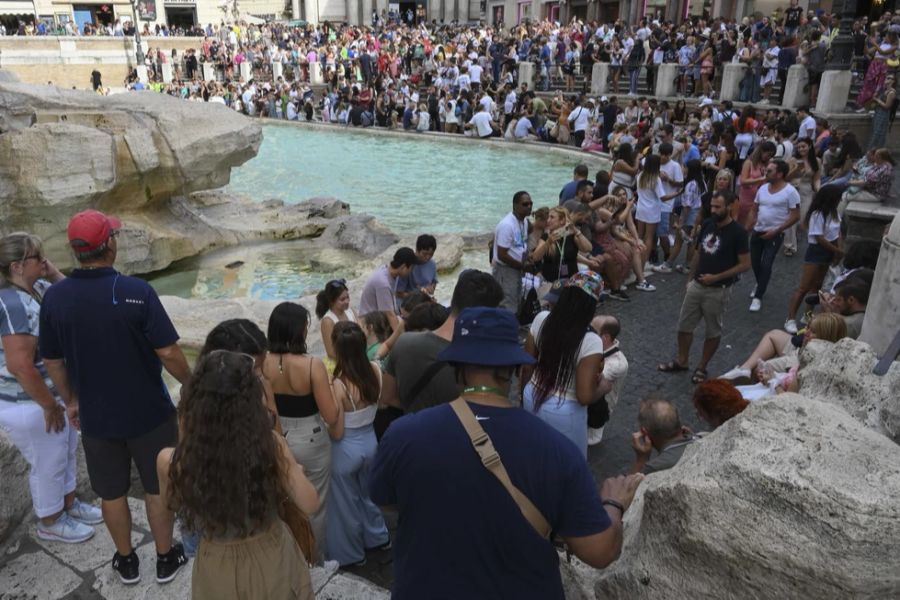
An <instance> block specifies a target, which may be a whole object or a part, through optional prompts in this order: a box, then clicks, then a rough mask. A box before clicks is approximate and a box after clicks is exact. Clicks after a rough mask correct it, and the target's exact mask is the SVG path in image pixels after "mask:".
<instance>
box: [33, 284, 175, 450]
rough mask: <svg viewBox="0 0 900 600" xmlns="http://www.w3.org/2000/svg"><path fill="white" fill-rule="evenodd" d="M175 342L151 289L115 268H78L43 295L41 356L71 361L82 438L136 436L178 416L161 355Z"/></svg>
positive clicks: (67, 362)
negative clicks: (163, 370)
mask: <svg viewBox="0 0 900 600" xmlns="http://www.w3.org/2000/svg"><path fill="white" fill-rule="evenodd" d="M177 341H178V334H177V333H176V332H175V327H174V326H173V325H172V322H171V321H170V320H169V316H168V315H167V314H166V311H165V309H164V308H163V306H162V304H161V303H160V301H159V297H158V296H157V295H156V292H155V291H154V290H153V288H152V287H150V284H148V283H147V282H146V281H143V280H141V279H137V278H135V277H128V276H127V275H122V274H120V273H118V272H116V270H115V269H113V268H111V267H107V268H101V269H90V270H88V269H76V270H75V271H73V272H72V275H71V276H69V277H68V278H66V279H64V280H62V281H60V282H59V283H57V284H55V285H53V286H51V287H50V289H49V290H47V293H46V294H45V295H44V302H43V304H42V305H41V321H40V349H41V355H42V356H43V357H44V358H48V359H65V361H66V371H67V372H68V375H69V386H70V387H71V389H72V391H73V392H74V393H75V394H77V396H78V403H79V417H80V418H81V430H82V432H83V433H84V435H87V436H90V437H96V438H113V439H122V438H132V437H137V436H140V435H143V434H145V433H147V432H149V431H152V430H153V429H155V428H156V427H158V426H159V425H160V424H161V423H162V422H163V421H165V420H166V419H167V418H169V417H170V416H171V415H172V413H173V412H174V411H175V407H174V405H173V404H172V399H171V398H170V397H169V392H168V390H167V389H166V386H165V384H164V383H163V379H162V363H161V362H160V360H159V357H158V356H157V355H156V352H155V350H156V349H158V348H165V347H166V346H171V345H172V344H174V343H175V342H177Z"/></svg>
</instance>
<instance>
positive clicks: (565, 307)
mask: <svg viewBox="0 0 900 600" xmlns="http://www.w3.org/2000/svg"><path fill="white" fill-rule="evenodd" d="M596 309H597V301H596V300H594V299H593V298H592V297H591V296H589V295H588V294H587V293H585V292H584V291H583V290H581V289H579V288H576V287H564V288H563V289H562V291H560V293H559V301H558V302H557V303H556V305H555V306H554V307H553V310H551V311H550V314H549V315H547V318H546V319H545V320H544V323H543V325H541V332H540V341H539V343H538V345H537V352H538V360H537V364H536V365H535V368H534V383H535V397H534V410H535V412H537V411H538V409H540V407H541V405H542V404H543V403H544V402H545V401H546V400H547V398H548V397H549V396H550V395H551V394H553V393H554V392H556V391H557V390H564V389H565V388H566V387H567V386H568V385H569V382H570V381H571V380H572V378H573V377H574V376H575V370H576V368H577V367H578V350H579V349H580V348H581V340H582V339H583V338H584V334H585V332H586V331H587V328H588V326H589V325H590V323H591V319H593V318H594V311H595V310H596Z"/></svg>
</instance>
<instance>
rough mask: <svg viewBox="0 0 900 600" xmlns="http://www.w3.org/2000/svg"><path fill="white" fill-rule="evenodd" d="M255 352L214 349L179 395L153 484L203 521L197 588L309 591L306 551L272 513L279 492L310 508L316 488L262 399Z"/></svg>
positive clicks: (249, 593) (187, 517)
mask: <svg viewBox="0 0 900 600" xmlns="http://www.w3.org/2000/svg"><path fill="white" fill-rule="evenodd" d="M254 370H255V361H254V359H253V357H252V356H250V355H248V354H243V353H237V352H229V351H226V350H214V351H212V352H210V353H209V354H207V355H206V356H205V357H203V358H201V359H200V360H199V361H198V364H197V367H196V369H195V370H194V373H193V375H192V376H191V379H190V381H189V382H188V384H187V390H186V392H185V398H184V400H185V401H184V402H182V403H181V404H179V407H178V412H179V431H180V434H179V442H178V445H177V446H176V447H175V448H165V449H164V450H162V451H161V452H160V453H159V457H158V458H157V465H156V466H157V471H158V473H159V482H160V493H161V495H162V498H163V500H164V501H165V502H166V505H167V506H169V507H171V508H172V509H174V510H176V511H177V512H178V513H179V515H180V516H181V518H182V520H183V521H184V523H185V524H186V525H187V527H189V528H190V529H192V530H195V531H202V532H203V534H202V538H201V541H200V548H199V552H198V554H197V558H196V559H195V560H194V567H193V580H192V583H191V591H192V596H193V597H194V598H267V599H282V598H283V599H295V598H302V599H312V598H313V590H312V584H311V582H310V577H309V568H308V566H307V558H306V557H304V556H303V553H302V552H301V551H300V547H299V546H298V545H297V542H296V541H295V539H294V537H293V536H292V534H291V531H290V529H288V526H287V525H286V524H285V523H284V522H283V521H281V519H280V518H279V516H278V515H279V509H280V508H281V504H282V503H283V502H285V500H286V499H290V500H291V501H293V502H294V503H295V504H296V506H297V507H298V508H299V509H300V510H302V511H303V512H305V513H307V514H309V513H313V512H315V511H316V510H317V509H318V507H319V498H318V496H317V495H316V491H315V488H313V486H312V484H311V483H310V482H309V480H308V479H307V478H306V476H305V475H304V473H303V468H302V467H301V466H300V465H298V464H297V462H296V461H295V460H294V457H293V455H292V454H291V451H290V449H288V447H287V443H286V442H285V441H284V438H282V437H281V436H279V435H278V434H277V433H275V432H273V431H272V422H271V420H270V418H269V415H268V413H267V412H266V410H265V407H264V406H263V405H262V403H260V401H259V399H260V397H261V396H262V393H263V392H262V383H261V382H260V380H259V377H257V375H256V374H255V372H254Z"/></svg>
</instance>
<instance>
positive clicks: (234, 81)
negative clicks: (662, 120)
mask: <svg viewBox="0 0 900 600" xmlns="http://www.w3.org/2000/svg"><path fill="white" fill-rule="evenodd" d="M838 21H839V20H838V19H837V18H836V17H835V16H834V15H830V14H825V13H823V12H822V11H821V10H820V11H808V12H804V11H803V9H802V8H800V7H798V6H797V0H791V5H790V6H789V7H787V8H786V9H785V10H784V11H783V13H782V12H781V11H779V12H778V13H777V14H774V15H770V16H763V15H761V14H756V15H754V16H753V17H744V18H743V19H742V20H741V21H739V22H735V21H727V20H725V19H722V18H715V19H703V18H699V17H693V18H692V19H690V20H686V21H684V22H682V23H670V22H661V21H659V20H655V19H652V18H651V17H644V18H643V19H642V20H641V21H640V22H639V23H638V24H635V25H629V24H627V23H625V22H622V21H617V22H615V23H602V22H598V21H593V22H583V21H579V20H576V19H573V20H572V22H570V23H568V24H559V23H556V22H551V21H546V20H544V21H535V22H523V23H521V24H519V25H517V26H514V27H508V28H504V27H503V26H502V25H497V26H494V27H490V26H486V25H484V24H483V23H482V24H479V25H461V24H456V23H454V24H444V23H440V24H439V23H437V22H431V23H428V22H419V23H417V24H411V23H406V22H400V21H396V20H387V21H384V20H382V19H378V20H377V22H378V25H375V26H351V25H347V24H343V25H339V24H331V23H328V22H326V23H323V24H320V25H316V26H314V25H306V26H291V25H288V24H285V23H267V24H264V25H247V24H246V23H244V22H238V23H235V24H232V25H226V24H225V23H222V24H220V25H212V24H208V25H207V26H205V27H199V26H198V27H196V28H195V30H194V31H193V32H192V33H196V34H197V35H199V36H201V37H202V42H200V43H199V44H198V47H197V48H191V49H188V50H186V51H183V52H179V51H177V50H172V51H171V52H164V51H163V50H162V49H161V47H160V46H157V47H155V48H154V47H153V44H154V42H153V38H148V44H149V46H150V47H149V48H148V49H147V52H146V59H145V61H146V63H145V64H146V66H147V68H148V72H149V74H150V77H151V79H152V80H153V81H156V82H158V83H161V82H162V65H163V64H165V63H169V65H170V66H171V68H172V76H173V77H174V80H175V81H176V82H179V83H180V85H177V86H175V87H176V88H184V87H189V88H194V89H192V90H191V91H197V90H196V86H195V85H192V84H191V82H192V81H195V80H202V79H204V73H203V72H202V69H201V68H200V65H201V64H203V65H213V66H214V70H215V73H216V81H218V82H220V83H221V88H222V90H221V92H222V93H221V94H220V95H222V96H223V97H225V98H226V102H227V103H228V104H229V105H231V104H232V102H231V98H232V97H233V96H235V94H237V95H239V96H241V102H240V103H238V109H239V110H242V111H244V112H248V113H250V114H252V113H253V111H254V108H256V109H257V111H256V114H263V112H265V114H266V116H269V117H275V116H276V114H275V111H265V106H264V105H265V104H266V100H267V97H268V95H269V94H270V93H273V94H274V95H275V97H276V99H277V101H278V104H280V105H281V106H280V108H281V111H280V112H279V113H278V115H277V116H278V117H279V118H288V117H287V113H288V111H287V106H286V105H285V104H286V102H285V101H284V99H283V97H289V98H290V99H291V100H292V101H294V102H295V103H297V102H299V105H298V106H295V113H296V114H302V113H303V110H302V104H303V102H304V101H306V98H305V97H303V96H302V95H301V97H300V99H299V101H298V100H297V91H298V90H299V89H302V87H303V86H304V85H305V84H312V83H326V84H327V85H328V89H329V94H328V95H327V97H326V100H327V101H328V102H329V108H330V109H331V110H329V111H327V113H328V114H327V115H326V118H325V120H326V121H328V120H335V121H337V120H339V119H341V115H342V112H343V111H342V110H341V109H342V108H343V109H345V110H346V112H347V113H349V112H350V111H351V109H352V108H353V106H355V105H356V104H358V103H360V102H361V103H362V104H364V105H365V104H368V107H367V108H368V110H367V111H366V112H368V113H370V115H369V119H368V123H367V124H373V123H375V122H376V118H375V117H376V114H377V113H378V112H379V109H381V110H382V111H383V112H391V111H392V110H394V109H396V110H397V112H399V113H400V115H398V121H399V120H400V119H402V116H403V115H402V113H403V112H404V111H405V110H407V109H410V108H411V109H412V111H413V112H417V113H418V112H419V111H420V110H423V109H422V108H421V107H420V104H425V108H424V112H427V113H428V116H429V119H428V121H429V127H428V128H431V129H436V130H441V131H443V130H445V128H446V126H447V125H448V124H449V125H451V126H452V125H457V126H458V129H460V130H461V129H462V128H463V127H462V125H465V124H466V123H468V122H469V120H470V117H471V116H472V115H473V114H474V113H475V112H476V109H477V106H478V104H479V103H480V102H482V100H483V98H484V96H488V97H489V98H490V100H484V102H485V104H486V107H485V110H487V112H489V113H490V112H492V110H493V109H497V110H496V112H495V113H494V117H495V121H496V122H498V123H501V122H505V121H506V120H507V119H508V118H509V117H508V115H509V114H510V113H512V112H513V111H514V110H515V111H520V110H521V107H520V106H518V105H517V104H516V100H517V99H516V98H515V97H513V99H512V102H513V108H510V107H508V103H509V92H510V90H509V89H507V88H506V86H507V84H510V85H511V86H512V88H513V94H514V96H515V94H516V92H517V91H518V90H517V78H518V68H517V65H518V63H519V62H522V61H529V62H532V63H533V64H534V65H535V82H536V88H537V90H543V91H546V90H549V89H550V88H551V86H552V87H554V88H557V89H560V90H562V91H564V92H565V93H566V94H567V95H568V94H571V93H573V92H578V91H581V92H584V91H586V90H587V89H588V88H589V86H590V80H591V77H592V68H593V65H594V64H596V63H598V62H602V63H608V64H609V82H608V83H609V90H610V93H611V94H617V95H618V94H620V93H626V92H627V93H628V94H629V95H630V96H637V95H638V93H639V90H641V89H647V90H649V91H650V94H653V91H654V90H655V82H656V79H657V74H658V72H659V66H660V65H661V64H664V63H674V64H678V75H677V80H676V82H675V83H676V93H677V94H678V95H681V96H695V97H697V98H699V99H704V98H715V96H716V93H717V90H718V88H719V83H720V81H721V77H722V73H723V68H724V65H726V64H729V63H733V62H734V63H742V64H746V65H747V67H748V68H747V69H746V70H745V76H744V78H743V80H742V82H741V89H740V96H739V100H740V101H743V102H751V103H754V104H760V103H762V104H765V103H771V104H781V101H782V100H783V95H784V90H785V83H786V81H787V73H788V70H789V69H790V67H791V66H793V65H795V64H797V65H804V66H805V67H806V69H807V72H808V84H807V86H806V88H805V90H806V91H807V92H808V98H809V101H808V104H809V105H810V106H814V105H815V104H816V99H817V97H818V88H819V84H820V82H821V78H822V73H823V72H824V70H825V68H826V65H827V64H828V60H829V56H830V54H829V52H830V45H831V42H832V41H833V39H834V38H835V36H837V34H838V27H837V25H838ZM128 27H130V23H129V22H125V23H124V24H123V23H117V24H116V26H115V27H113V26H112V25H107V26H106V27H105V28H104V27H100V28H99V30H100V32H101V33H104V34H113V35H119V34H121V35H129V31H130V32H131V33H133V30H129V29H128ZM156 27H157V29H159V27H160V26H158V25H157V26H156ZM123 28H124V29H123ZM898 33H900V15H898V16H893V14H892V13H891V12H890V11H885V12H884V13H883V14H882V15H881V16H880V18H879V19H877V20H873V21H871V22H870V21H869V19H868V17H862V18H860V19H857V20H856V21H855V22H854V24H853V31H852V39H853V56H854V58H853V63H852V70H853V73H854V74H855V78H856V81H857V82H858V84H859V86H858V87H859V90H858V93H857V96H856V97H855V98H853V99H852V100H853V105H854V106H855V107H857V108H858V109H859V110H861V111H866V110H874V111H876V112H877V111H878V110H879V109H883V110H885V111H886V112H887V114H888V115H889V116H890V118H891V120H892V119H893V114H894V112H896V105H895V104H894V100H895V98H896V93H895V85H894V81H891V82H888V81H887V80H886V77H887V75H889V74H892V73H895V71H896V69H897V67H898V64H900V58H898V56H900V48H898V40H897V34H898ZM143 34H144V35H153V34H155V35H166V34H167V31H165V30H164V29H163V30H160V31H151V30H150V29H149V28H148V25H146V24H145V26H144V32H143ZM276 63H277V64H280V65H281V72H282V74H283V75H282V77H281V78H280V80H279V78H275V77H273V72H274V70H273V67H272V65H273V64H276ZM243 64H248V65H250V67H251V69H250V73H251V78H253V79H255V80H256V81H257V82H258V84H257V85H256V86H255V89H254V92H255V93H256V92H259V97H258V98H254V100H255V101H256V102H255V103H256V104H260V105H263V106H257V107H253V106H248V102H247V99H246V98H245V97H244V96H245V94H244V89H245V88H246V87H247V86H248V85H249V83H250V82H248V81H246V80H243V81H242V77H241V66H242V65H243ZM313 71H316V72H317V73H318V75H314V74H313ZM642 78H643V79H644V80H645V83H646V88H643V87H642V86H641V85H640V82H641V80H642ZM620 81H621V82H622V86H621V87H620ZM263 82H265V84H264V85H263ZM294 83H296V84H297V85H296V86H293V85H292V84H294ZM392 84H393V85H392ZM776 84H777V85H776ZM432 86H433V89H432ZM353 88H356V91H358V92H360V93H361V94H362V95H363V98H362V99H360V98H358V97H356V95H355V93H353ZM532 91H535V90H532ZM181 93H182V95H185V96H187V95H188V94H184V93H183V90H182V91H181ZM429 93H430V94H432V95H434V96H435V97H434V98H433V99H432V100H431V102H430V103H429V102H426V101H425V97H426V95H427V94H429ZM255 95H256V94H254V96H255ZM367 95H368V97H369V100H368V102H367V101H366V98H365V97H366V96H367ZM889 95H890V96H889ZM338 100H340V105H339V104H338ZM381 100H383V102H380V101H381ZM441 100H443V101H442V102H440V101H441ZM439 102H440V104H441V106H440V107H439ZM317 103H318V104H319V108H322V106H321V104H322V102H321V101H317ZM491 103H493V105H494V106H492V105H491ZM457 107H459V109H457ZM596 107H597V106H596V105H595V108H596ZM276 108H277V107H276ZM570 108H575V106H574V105H573V106H571V107H570ZM538 109H540V106H539V107H538ZM557 109H559V107H557ZM442 110H443V111H449V112H450V115H449V116H450V118H449V120H448V119H447V118H446V115H444V114H443V113H442ZM557 112H562V113H564V114H568V111H565V110H557ZM439 115H440V118H439ZM555 116H557V117H558V116H559V115H558V114H557V115H555ZM460 117H461V118H460ZM701 119H702V117H701ZM347 120H348V119H347V116H346V115H345V116H344V117H343V121H342V122H347ZM389 123H391V120H390V119H386V120H380V121H379V122H378V124H379V125H382V126H387V125H388V124H389ZM354 124H357V125H358V124H359V123H358V122H355V123H354ZM407 127H408V126H407ZM523 129H525V128H524V126H523ZM534 129H535V131H536V130H537V129H538V127H537V126H535V127H534ZM548 129H549V128H548Z"/></svg>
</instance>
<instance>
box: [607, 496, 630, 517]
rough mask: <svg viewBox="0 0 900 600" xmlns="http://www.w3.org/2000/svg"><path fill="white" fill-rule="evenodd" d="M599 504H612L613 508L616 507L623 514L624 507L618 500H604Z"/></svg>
mask: <svg viewBox="0 0 900 600" xmlns="http://www.w3.org/2000/svg"><path fill="white" fill-rule="evenodd" d="M601 504H603V506H612V507H613V508H618V509H619V512H620V513H622V516H623V517H624V516H625V507H624V506H622V503H621V502H618V501H616V500H604V501H603V502H602V503H601Z"/></svg>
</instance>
